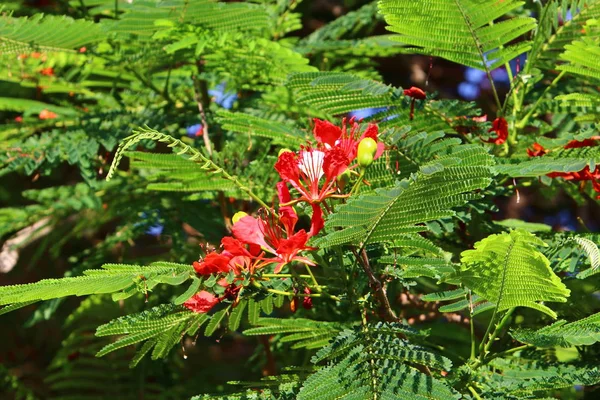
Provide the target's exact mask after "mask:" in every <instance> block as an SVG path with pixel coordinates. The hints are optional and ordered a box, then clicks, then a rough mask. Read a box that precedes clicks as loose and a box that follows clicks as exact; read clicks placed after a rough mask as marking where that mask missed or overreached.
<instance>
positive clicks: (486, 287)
mask: <svg viewBox="0 0 600 400" xmlns="http://www.w3.org/2000/svg"><path fill="white" fill-rule="evenodd" d="M545 245H546V244H545V243H544V242H543V241H542V240H541V239H539V238H537V237H535V236H534V235H533V234H531V233H529V232H526V231H524V230H514V231H511V232H510V233H502V234H498V235H491V236H489V237H487V238H485V239H483V240H482V241H480V242H477V243H475V249H474V250H466V251H464V252H463V253H462V254H461V257H462V258H461V266H460V270H459V272H458V275H459V276H460V280H461V281H462V282H463V283H464V284H465V286H467V287H468V288H470V289H471V290H473V292H475V293H477V294H478V295H480V296H481V297H483V298H485V299H486V300H488V301H491V302H492V303H494V304H496V310H497V311H503V310H508V309H509V308H513V307H518V306H522V307H531V308H534V309H536V310H539V311H542V312H544V313H546V314H548V315H550V316H552V317H553V318H556V313H555V312H554V311H552V310H551V309H550V308H548V307H547V306H545V305H544V304H541V303H540V302H547V301H552V302H566V301H567V297H568V296H569V294H570V291H569V289H567V287H566V286H565V285H564V284H563V283H562V282H561V280H560V278H559V277H558V276H556V275H555V274H554V272H553V271H552V269H550V262H549V261H548V259H547V258H546V257H545V256H544V255H543V254H542V253H541V252H540V251H539V250H537V247H538V246H545Z"/></svg>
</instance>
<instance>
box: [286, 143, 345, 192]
mask: <svg viewBox="0 0 600 400" xmlns="http://www.w3.org/2000/svg"><path fill="white" fill-rule="evenodd" d="M347 168H348V158H347V156H346V155H345V154H344V152H343V150H342V149H341V148H339V147H333V148H331V149H328V150H325V151H321V150H316V149H313V148H308V147H307V148H303V149H302V150H300V154H299V155H297V154H295V153H292V152H290V151H286V152H284V153H282V154H281V155H280V156H279V159H278V160H277V162H276V163H275V169H276V170H277V172H279V176H280V177H281V179H282V180H283V181H284V182H285V183H289V184H290V185H292V186H293V187H294V188H295V189H296V190H297V191H298V192H299V193H300V195H301V197H300V198H299V199H297V200H296V201H306V202H307V203H311V204H314V203H319V202H322V201H323V200H325V199H326V198H327V197H331V196H333V195H335V192H336V190H335V188H334V186H335V182H336V178H337V177H338V176H339V175H341V174H342V173H343V172H344V171H345V170H346V169H347ZM323 177H325V180H324V182H323V183H321V178H323ZM283 204H285V203H283Z"/></svg>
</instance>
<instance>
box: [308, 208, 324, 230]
mask: <svg viewBox="0 0 600 400" xmlns="http://www.w3.org/2000/svg"><path fill="white" fill-rule="evenodd" d="M312 209H313V215H312V218H311V221H310V232H309V235H310V236H311V237H312V236H315V235H316V234H318V233H319V232H320V231H321V229H323V226H325V222H324V221H323V210H321V207H320V206H319V205H318V204H312Z"/></svg>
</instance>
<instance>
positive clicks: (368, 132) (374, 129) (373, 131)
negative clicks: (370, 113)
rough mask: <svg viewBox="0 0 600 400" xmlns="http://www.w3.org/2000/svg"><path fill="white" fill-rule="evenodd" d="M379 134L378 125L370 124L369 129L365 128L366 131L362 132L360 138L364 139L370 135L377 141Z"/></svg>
mask: <svg viewBox="0 0 600 400" xmlns="http://www.w3.org/2000/svg"><path fill="white" fill-rule="evenodd" d="M378 134H379V127H377V125H375V124H369V126H367V129H365V132H364V133H363V134H362V136H361V138H360V140H362V139H364V138H366V137H370V138H371V139H373V140H374V141H377V135H378ZM360 140H359V142H360Z"/></svg>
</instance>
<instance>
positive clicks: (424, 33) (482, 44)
mask: <svg viewBox="0 0 600 400" xmlns="http://www.w3.org/2000/svg"><path fill="white" fill-rule="evenodd" d="M522 4H523V3H522V2H521V1H514V0H503V1H489V0H421V1H412V0H381V1H380V2H379V10H380V12H381V13H382V14H383V16H384V17H385V20H386V22H387V23H388V25H389V26H388V27H387V29H388V30H390V31H392V32H396V33H398V34H400V35H399V36H397V37H396V40H398V41H399V42H402V43H403V44H404V45H406V46H407V48H406V52H409V53H415V54H425V55H428V56H435V57H442V58H445V59H446V60H450V61H453V62H456V63H459V64H462V65H466V66H468V67H472V68H477V69H481V70H488V71H490V70H493V69H495V68H498V67H499V66H501V65H503V64H504V63H506V62H508V61H510V60H512V59H513V58H515V57H516V56H518V55H519V54H521V53H524V52H526V51H527V50H529V49H530V48H531V42H530V41H518V42H516V43H514V44H510V43H512V42H513V41H514V39H516V38H518V37H519V36H521V35H523V34H526V33H527V32H529V31H531V30H532V29H534V28H535V27H536V22H535V19H533V18H524V17H516V18H508V19H507V18H503V17H504V16H505V15H506V14H507V13H509V12H510V11H512V10H514V9H516V8H518V7H520V6H521V5H522ZM500 19H502V20H501V21H499V20H500Z"/></svg>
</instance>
